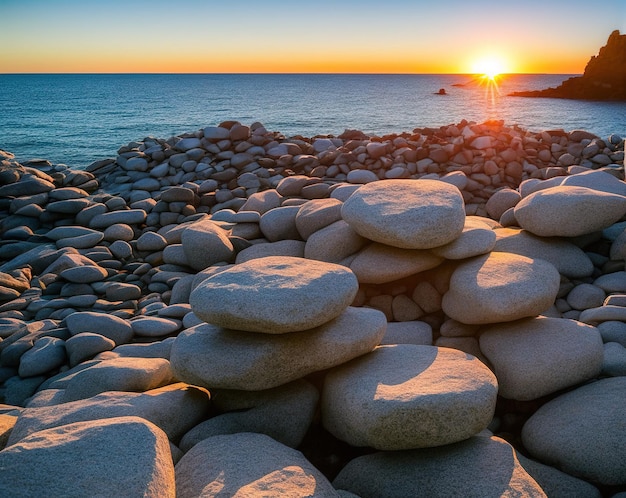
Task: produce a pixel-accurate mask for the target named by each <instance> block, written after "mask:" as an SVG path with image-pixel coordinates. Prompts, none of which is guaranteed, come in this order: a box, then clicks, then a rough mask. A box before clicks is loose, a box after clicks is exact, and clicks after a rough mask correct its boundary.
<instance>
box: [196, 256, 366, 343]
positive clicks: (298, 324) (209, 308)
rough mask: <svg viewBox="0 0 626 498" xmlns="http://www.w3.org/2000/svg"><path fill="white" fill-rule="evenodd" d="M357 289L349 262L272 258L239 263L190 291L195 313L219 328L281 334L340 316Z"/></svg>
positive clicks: (315, 325)
mask: <svg viewBox="0 0 626 498" xmlns="http://www.w3.org/2000/svg"><path fill="white" fill-rule="evenodd" d="M357 290H358V282H357V279H356V277H355V276H354V274H353V273H352V272H351V271H350V270H349V269H347V268H345V267H344V266H340V265H336V264H333V263H325V262H322V261H314V260H307V259H303V258H293V257H278V256H269V257H266V258H257V259H252V260H249V261H246V262H245V263H241V264H238V265H235V266H233V267H231V268H229V269H227V270H225V271H223V272H220V273H218V274H216V275H213V276H212V277H209V278H207V279H206V280H204V281H203V282H202V283H201V284H200V285H199V286H198V287H196V289H195V290H194V291H193V292H192V293H191V296H190V300H189V303H190V304H191V308H192V310H193V312H194V313H195V314H196V315H197V316H198V317H200V318H201V319H202V320H205V321H206V322H208V323H212V324H214V325H218V326H220V327H225V328H230V329H236V330H247V331H250V332H265V333H269V334H281V333H285V332H295V331H299V330H306V329H311V328H313V327H317V326H319V325H322V324H324V323H326V322H328V321H330V320H332V319H333V318H336V317H337V316H339V314H341V312H342V311H344V310H345V309H346V308H347V307H348V306H349V305H350V304H351V303H352V301H353V299H354V297H355V296H356V293H357Z"/></svg>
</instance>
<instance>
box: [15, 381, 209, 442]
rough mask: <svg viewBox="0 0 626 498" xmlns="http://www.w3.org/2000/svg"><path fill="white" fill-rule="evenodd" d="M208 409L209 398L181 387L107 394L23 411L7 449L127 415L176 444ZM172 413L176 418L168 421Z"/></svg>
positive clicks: (196, 389)
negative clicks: (53, 431) (40, 434)
mask: <svg viewBox="0 0 626 498" xmlns="http://www.w3.org/2000/svg"><path fill="white" fill-rule="evenodd" d="M208 409H209V394H208V393H207V392H206V391H205V390H204V389H200V388H197V387H193V386H189V385H187V384H182V383H179V384H171V385H169V386H165V387H161V388H159V389H153V390H151V391H146V392H145V393H127V392H115V391H107V392H105V393H102V394H98V395H96V396H94V397H92V398H88V399H81V400H78V401H71V402H69V403H62V404H57V405H51V406H41V407H37V408H26V409H24V410H23V411H22V413H21V415H20V417H19V419H18V420H17V422H16V424H15V427H14V428H13V431H12V432H11V436H10V438H9V445H11V444H15V443H16V442H18V441H20V440H22V439H24V438H25V437H27V436H28V435H30V434H32V433H33V432H37V431H42V430H44V429H49V428H52V427H59V426H61V425H66V424H72V423H74V422H84V421H88V420H99V419H105V418H114V417H126V416H131V415H132V416H137V417H141V418H144V419H146V420H148V421H150V422H152V423H153V424H155V425H156V426H158V427H160V428H161V429H162V430H163V431H165V433H166V434H167V436H168V437H169V438H170V440H172V441H178V439H179V438H180V437H181V436H182V435H183V434H185V433H186V432H187V431H189V429H191V428H192V427H193V426H195V425H196V424H198V423H199V422H200V421H202V420H204V419H205V418H206V416H207V413H208ZM172 413H176V414H177V416H176V417H172Z"/></svg>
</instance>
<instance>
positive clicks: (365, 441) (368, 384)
mask: <svg viewBox="0 0 626 498" xmlns="http://www.w3.org/2000/svg"><path fill="white" fill-rule="evenodd" d="M497 394H498V386H497V382H496V378H495V376H494V375H493V374H492V373H491V371H490V370H489V369H488V368H487V367H486V366H485V365H484V364H483V363H482V362H481V361H480V360H478V359H476V358H474V357H473V356H471V355H468V354H465V353H461V352H460V351H456V350H453V349H448V348H438V347H435V346H418V345H413V344H398V345H390V346H381V347H379V348H377V349H375V350H374V351H373V352H372V353H370V354H367V355H364V356H362V357H361V358H359V359H357V360H354V361H352V362H350V363H348V364H346V365H341V366H339V367H337V368H335V369H333V370H331V371H330V372H329V373H328V374H327V375H326V378H325V380H324V387H323V390H322V401H321V410H322V422H323V424H324V427H325V428H326V429H327V430H328V431H329V432H331V433H332V434H333V435H334V436H335V437H337V438H339V439H341V440H343V441H346V442H347V443H349V444H350V445H352V446H370V447H373V448H376V449H379V450H405V449H413V448H424V447H431V446H441V445H446V444H450V443H454V442H457V441H461V440H463V439H467V438H469V437H471V436H472V435H474V434H477V433H478V432H480V431H481V430H483V429H485V428H486V427H487V425H488V424H489V422H491V419H492V417H493V413H494V410H495V403H496V397H497Z"/></svg>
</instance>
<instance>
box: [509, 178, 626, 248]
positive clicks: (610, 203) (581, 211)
mask: <svg viewBox="0 0 626 498" xmlns="http://www.w3.org/2000/svg"><path fill="white" fill-rule="evenodd" d="M514 212H515V219H516V220H517V221H518V222H519V224H520V226H521V227H522V228H524V229H526V230H528V231H529V232H532V233H534V234H535V235H540V236H542V237H553V236H561V237H576V236H578V235H585V234H589V233H593V232H596V231H598V230H602V229H604V228H607V227H609V226H611V225H612V224H613V223H615V222H617V221H619V220H620V219H621V217H622V216H624V214H626V197H625V196H623V195H617V194H611V193H606V192H601V191H599V190H592V189H590V188H587V187H571V186H557V187H551V188H547V189H543V190H539V191H538V192H534V193H532V194H530V195H529V196H527V197H524V198H523V199H522V200H521V201H520V202H519V203H518V204H517V205H516V206H515V209H514Z"/></svg>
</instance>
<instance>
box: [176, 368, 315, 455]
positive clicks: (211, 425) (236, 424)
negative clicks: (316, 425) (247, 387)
mask: <svg viewBox="0 0 626 498" xmlns="http://www.w3.org/2000/svg"><path fill="white" fill-rule="evenodd" d="M318 399H319V393H318V392H317V389H316V388H315V387H314V386H313V385H312V384H311V383H310V382H307V381H306V380H303V379H300V380H296V381H294V382H290V383H289V384H285V385H283V386H279V387H275V388H273V389H267V390H264V391H242V390H233V389H212V390H211V403H212V406H213V408H214V409H215V410H216V411H217V415H215V416H213V417H211V418H210V419H209V420H206V421H204V422H202V423H200V424H198V425H196V426H195V427H194V428H193V429H191V430H190V431H189V432H188V433H187V434H185V435H184V436H183V438H182V439H181V441H180V444H179V447H180V449H181V450H183V451H184V452H187V451H189V450H190V449H191V448H192V447H193V446H194V445H196V444H197V443H199V442H200V441H202V440H203V439H207V438H209V437H212V436H218V435H220V434H236V433H238V432H256V433H259V434H266V435H268V436H270V437H271V438H273V439H275V440H276V441H278V442H279V443H282V444H284V445H285V446H289V447H291V448H296V447H297V446H299V445H300V443H301V442H302V440H303V439H304V436H305V434H306V432H307V430H308V429H309V426H310V425H311V422H312V421H313V417H314V415H315V409H316V407H317V401H318Z"/></svg>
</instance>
